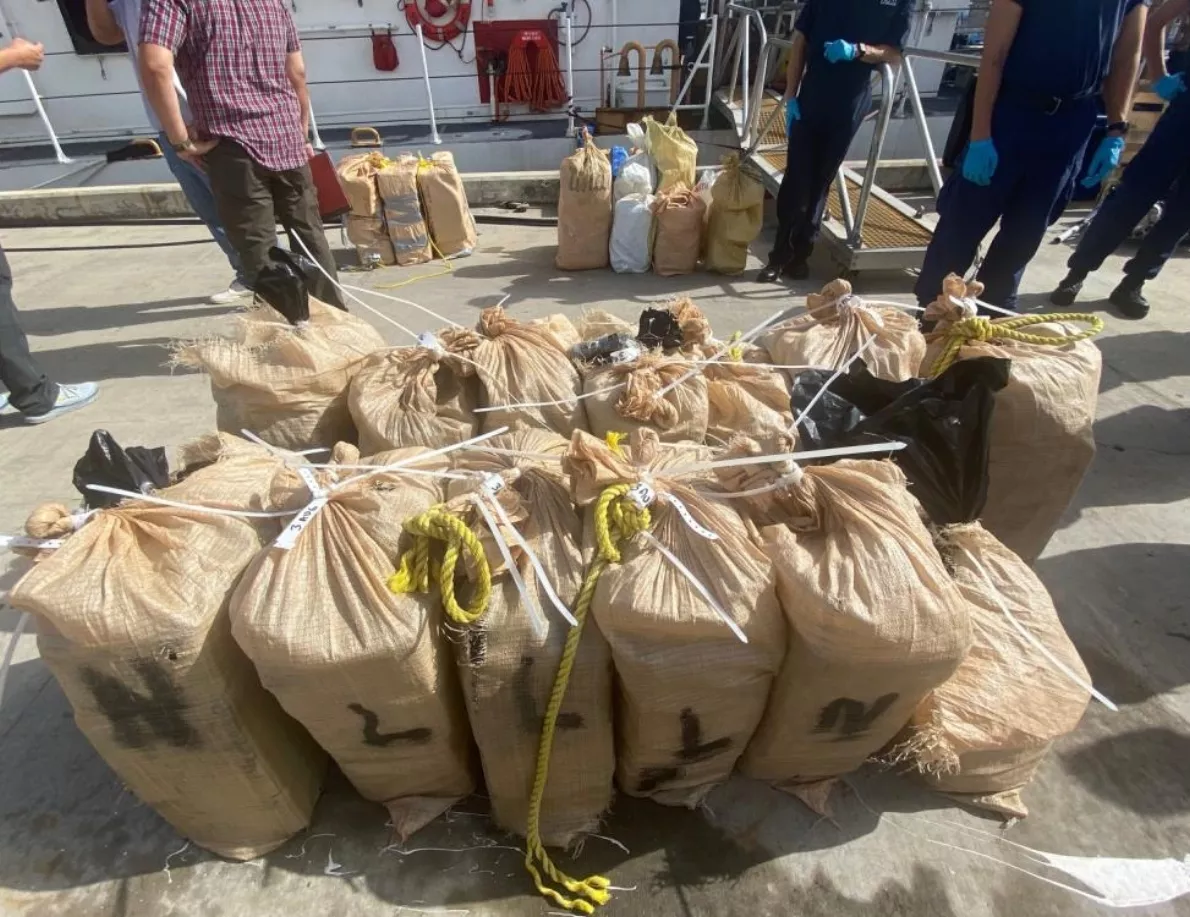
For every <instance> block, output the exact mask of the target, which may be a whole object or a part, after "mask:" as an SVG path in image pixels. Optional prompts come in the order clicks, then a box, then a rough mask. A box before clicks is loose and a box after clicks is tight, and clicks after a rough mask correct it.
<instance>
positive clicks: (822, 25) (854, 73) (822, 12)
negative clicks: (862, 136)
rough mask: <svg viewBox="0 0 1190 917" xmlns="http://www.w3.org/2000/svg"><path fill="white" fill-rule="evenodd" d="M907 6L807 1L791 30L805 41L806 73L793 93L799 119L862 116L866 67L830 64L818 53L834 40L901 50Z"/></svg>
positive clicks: (866, 103)
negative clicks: (795, 92) (804, 38)
mask: <svg viewBox="0 0 1190 917" xmlns="http://www.w3.org/2000/svg"><path fill="white" fill-rule="evenodd" d="M912 6H913V2H912V0H807V2H806V5H805V6H804V7H803V8H802V11H801V14H800V15H799V16H798V18H797V24H796V25H795V26H794V28H796V29H797V31H799V32H801V33H802V34H803V35H804V36H805V37H806V73H805V76H804V77H803V78H802V85H801V90H800V91H799V92H798V101H799V102H800V103H801V107H802V114H803V116H805V117H807V118H832V119H837V120H842V121H854V120H856V119H857V118H862V117H863V116H864V115H865V114H867V111H868V109H869V108H870V107H871V104H872V95H871V78H872V69H873V68H872V65H871V64H864V63H861V62H859V61H840V62H839V63H837V64H832V63H831V62H830V61H828V60H827V59H826V57H825V56H824V54H823V49H824V48H825V46H826V44H827V42H830V41H835V40H837V39H840V38H841V39H843V40H844V41H849V42H851V43H852V44H853V45H854V44H860V43H863V44H865V45H889V46H891V47H894V48H903V47H904V46H905V39H906V37H907V36H908V35H909V13H910V9H911V8H912Z"/></svg>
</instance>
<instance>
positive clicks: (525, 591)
mask: <svg viewBox="0 0 1190 917" xmlns="http://www.w3.org/2000/svg"><path fill="white" fill-rule="evenodd" d="M474 503H475V507H476V509H478V510H479V513H480V515H481V516H483V520H484V522H486V523H487V526H488V529H489V531H491V533H492V538H494V539H495V540H496V547H497V548H498V549H499V551H500V556H501V557H503V558H504V564H505V566H506V567H508V572H509V574H510V575H511V576H512V581H513V583H514V584H515V585H516V588H517V592H519V593H520V594H521V598H522V599H524V601H525V608H526V610H527V611H528V612H529V623H530V625H531V626H532V627H533V633H534V635H535V636H536V637H537V639H538V640H544V639H545V638H546V635H547V634H549V627H550V625H549V622H548V621H547V620H546V617H545V612H544V611H542V610H541V607H540V606H539V605H538V604H537V600H536V599H534V598H533V596H531V595H530V594H529V587H528V586H526V585H525V580H524V579H523V578H522V577H521V571H520V570H518V569H517V565H516V561H515V560H513V557H512V551H511V550H510V549H509V547H508V542H507V541H505V540H504V536H503V535H501V534H500V525H499V523H497V522H496V520H495V519H494V518H493V517H492V514H491V513H490V512H488V508H487V506H485V505H484V499H483V496H482V495H481V494H475V499H474Z"/></svg>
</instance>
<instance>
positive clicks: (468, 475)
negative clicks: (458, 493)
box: [307, 465, 478, 484]
mask: <svg viewBox="0 0 1190 917" xmlns="http://www.w3.org/2000/svg"><path fill="white" fill-rule="evenodd" d="M307 467H309V468H318V469H320V470H324V471H375V470H376V466H375V465H309V466H307ZM401 474H411V475H415V476H416V475H421V476H422V477H428V478H444V479H446V480H448V481H473V480H475V476H476V474H478V472H475V471H466V472H464V471H427V470H426V469H424V468H402V469H401ZM357 477H358V476H357ZM354 480H356V478H349V479H348V480H346V481H343V482H342V483H344V484H350V483H351V482H352V481H354Z"/></svg>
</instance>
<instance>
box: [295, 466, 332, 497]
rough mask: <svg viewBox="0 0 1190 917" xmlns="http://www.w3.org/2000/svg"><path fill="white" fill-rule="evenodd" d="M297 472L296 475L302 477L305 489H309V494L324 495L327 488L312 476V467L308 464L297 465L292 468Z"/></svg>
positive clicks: (314, 495)
mask: <svg viewBox="0 0 1190 917" xmlns="http://www.w3.org/2000/svg"><path fill="white" fill-rule="evenodd" d="M294 470H295V471H297V473H298V477H300V478H301V479H302V483H303V484H305V485H306V489H307V490H309V491H310V495H311V496H313V497H315V498H317V497H325V496H326V495H327V490H326V488H325V487H323V486H322V485H321V484H319V483H318V478H316V477H315V476H314V469H312V468H311V467H310V466H309V465H299V466H297V468H295V469H294Z"/></svg>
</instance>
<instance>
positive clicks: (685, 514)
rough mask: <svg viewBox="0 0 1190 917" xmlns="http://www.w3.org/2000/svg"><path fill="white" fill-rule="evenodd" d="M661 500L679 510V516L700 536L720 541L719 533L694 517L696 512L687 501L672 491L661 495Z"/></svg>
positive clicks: (708, 539)
mask: <svg viewBox="0 0 1190 917" xmlns="http://www.w3.org/2000/svg"><path fill="white" fill-rule="evenodd" d="M661 500H662V502H664V503H668V504H669V505H670V506H672V507H673V508H674V509H675V510H677V512H678V516H679V517H680V518H681V520H682V521H683V522H685V523H686V527H687V528H688V529H690V531H692V532H693V533H694V534H695V535H697V536H698V537H699V538H705V539H706V540H707V541H718V540H719V536H718V535H717V534H715V533H714V532H712V531H711V530H710V529H708V528H707V527H706V526H704V525H702V524H700V523H699V522H698V520H696V519H695V518H694V514H693V513H691V512H690V509H689V507H687V506H686V504H685V503H683V502H682V501H681V500H679V499H678V498H677V497H675V496H674V495H673V494H671V493H667V494H663V495H662V497H661Z"/></svg>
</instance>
